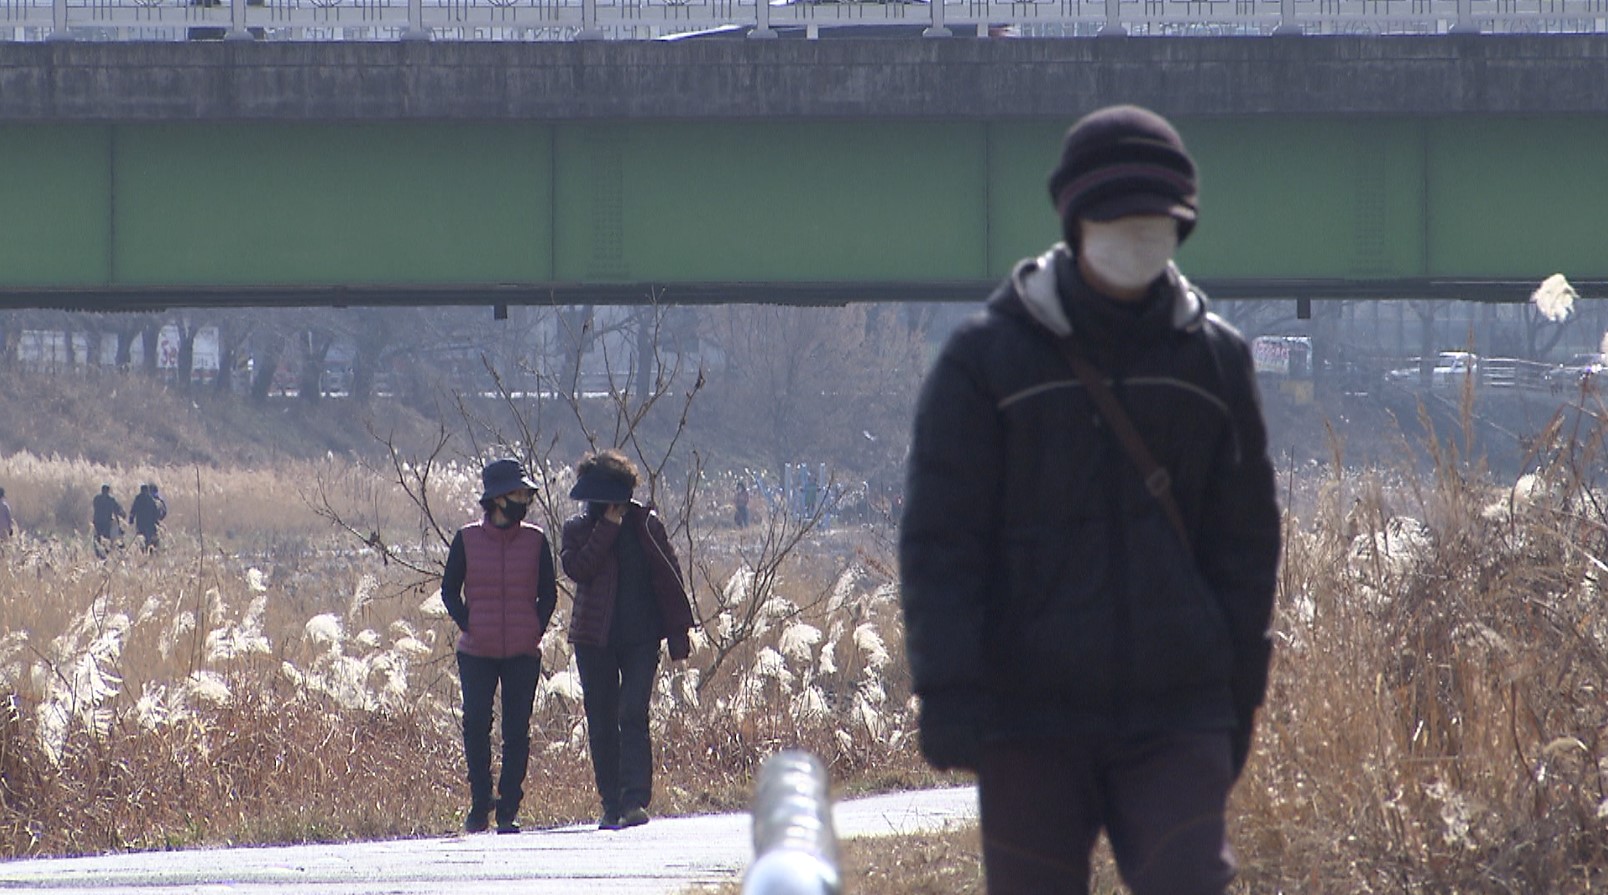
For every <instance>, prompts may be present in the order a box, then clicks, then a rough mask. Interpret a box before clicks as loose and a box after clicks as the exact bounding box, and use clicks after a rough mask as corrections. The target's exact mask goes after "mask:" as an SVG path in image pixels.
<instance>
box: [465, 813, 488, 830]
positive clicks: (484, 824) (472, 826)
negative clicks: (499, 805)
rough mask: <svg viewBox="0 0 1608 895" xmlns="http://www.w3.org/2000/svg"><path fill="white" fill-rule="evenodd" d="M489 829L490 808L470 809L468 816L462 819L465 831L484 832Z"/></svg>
mask: <svg viewBox="0 0 1608 895" xmlns="http://www.w3.org/2000/svg"><path fill="white" fill-rule="evenodd" d="M489 829H491V809H489V808H488V809H486V810H485V811H475V810H472V809H471V810H470V812H469V816H468V817H465V818H464V819H463V831H464V832H465V833H484V832H486V831H487V830H489Z"/></svg>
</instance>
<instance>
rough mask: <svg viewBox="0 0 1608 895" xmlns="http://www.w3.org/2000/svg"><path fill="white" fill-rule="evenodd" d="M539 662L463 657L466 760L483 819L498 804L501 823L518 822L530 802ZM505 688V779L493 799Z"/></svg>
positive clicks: (472, 801) (473, 803)
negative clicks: (494, 718)
mask: <svg viewBox="0 0 1608 895" xmlns="http://www.w3.org/2000/svg"><path fill="white" fill-rule="evenodd" d="M541 674H542V659H541V657H540V656H511V657H509V658H506V659H487V658H484V657H482V656H471V655H468V654H467V653H461V652H460V653H458V680H459V681H460V682H461V683H462V684H463V757H464V761H465V763H466V764H468V766H469V806H470V807H469V810H470V812H471V813H475V814H484V813H485V812H487V811H489V810H491V808H492V807H493V805H494V804H495V806H496V808H497V819H498V820H499V821H508V820H513V819H514V817H515V816H516V815H518V814H519V803H520V802H521V801H522V800H523V799H524V798H525V768H526V766H527V765H528V764H529V763H530V714H531V710H532V707H533V706H534V705H535V704H536V682H537V681H538V680H540V678H541ZM499 682H500V683H501V684H502V774H501V776H500V777H499V779H498V781H497V795H498V799H497V801H496V802H495V803H493V802H492V799H491V703H492V697H493V696H495V695H496V693H497V685H498V683H499Z"/></svg>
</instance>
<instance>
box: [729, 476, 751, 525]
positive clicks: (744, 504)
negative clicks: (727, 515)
mask: <svg viewBox="0 0 1608 895" xmlns="http://www.w3.org/2000/svg"><path fill="white" fill-rule="evenodd" d="M731 502H732V505H733V506H734V507H736V513H735V514H733V517H732V523H733V524H735V525H736V526H737V527H738V528H747V527H748V486H747V485H746V484H744V483H742V482H738V483H737V495H736V496H735V497H733V498H732V500H731Z"/></svg>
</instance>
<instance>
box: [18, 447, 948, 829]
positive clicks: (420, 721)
mask: <svg viewBox="0 0 1608 895" xmlns="http://www.w3.org/2000/svg"><path fill="white" fill-rule="evenodd" d="M438 472H439V473H440V474H438V476H437V477H436V479H435V481H434V484H433V485H432V488H433V489H435V492H434V493H435V494H436V497H437V498H438V503H437V507H438V508H445V509H443V510H442V512H444V513H445V514H446V515H448V516H449V517H453V518H466V517H467V515H468V512H467V510H466V509H464V508H465V507H467V506H472V505H473V498H474V496H476V495H475V491H476V486H477V485H478V481H477V479H476V476H474V475H471V474H470V473H469V472H467V471H464V470H458V471H457V472H456V473H453V472H452V471H451V470H450V469H449V470H444V471H438ZM476 472H477V471H476ZM0 474H3V475H5V476H6V481H7V482H8V492H9V493H11V494H15V495H17V496H18V498H19V502H23V501H28V500H30V499H31V498H30V495H34V494H48V493H51V492H52V491H54V490H56V489H60V488H63V487H66V486H67V484H69V483H74V482H78V481H87V482H96V481H99V480H100V479H102V478H116V479H117V480H119V481H121V480H122V477H124V476H131V477H134V478H136V480H140V481H143V480H145V479H147V478H158V479H159V480H160V481H162V482H163V490H164V492H166V493H167V494H168V496H169V503H170V507H171V508H172V510H171V514H170V516H169V519H168V525H169V526H171V528H170V530H169V532H168V535H167V537H166V538H165V539H164V549H163V550H162V551H161V552H159V553H157V554H155V555H149V556H148V555H145V554H143V553H140V552H138V551H135V550H133V549H128V550H125V551H121V552H115V553H114V554H113V555H112V557H111V558H110V559H109V560H106V561H102V560H97V559H96V558H95V556H94V554H93V552H92V548H91V545H90V544H89V542H88V538H87V536H83V535H75V536H72V537H44V538H40V537H34V536H32V535H30V536H27V537H24V538H23V539H21V540H19V541H18V542H15V543H12V544H10V545H7V546H6V547H5V548H4V551H3V556H0V694H5V696H6V701H5V703H4V705H3V706H0V856H19V855H37V854H67V853H81V852H92V851H99V850H104V849H123V848H153V847H158V848H159V847H172V846H182V845H191V844H201V843H218V842H286V841H303V840H326V839H339V838H352V837H374V836H408V835H418V834H425V833H441V832H444V831H448V830H451V829H453V828H455V827H457V826H458V825H459V823H461V817H462V815H461V811H462V809H463V807H464V802H465V799H466V792H465V790H466V786H465V785H464V784H463V783H462V782H461V779H462V770H461V761H462V759H461V748H460V745H459V733H458V716H457V707H458V690H457V676H456V669H455V666H454V665H453V660H452V649H453V643H454V639H455V634H456V631H455V629H454V628H453V626H452V624H451V622H450V621H449V620H447V619H446V617H445V613H444V612H443V611H442V610H441V608H440V601H439V597H438V595H437V594H436V591H435V582H433V581H429V580H420V579H419V577H418V575H417V574H416V573H414V572H412V571H410V570H408V569H406V568H403V567H401V564H396V563H393V564H385V563H383V562H382V561H381V558H380V557H379V555H378V553H376V552H374V551H371V550H368V549H355V550H354V549H351V548H350V547H349V546H348V545H349V543H350V542H349V540H348V541H346V542H342V541H341V540H339V537H338V535H337V534H336V533H333V532H331V531H330V529H329V527H328V523H327V522H325V521H324V520H322V519H319V518H317V517H316V516H315V515H314V514H313V512H312V510H311V508H310V507H309V506H308V503H307V500H308V499H310V497H311V494H310V491H311V490H312V489H317V490H318V492H319V493H320V495H321V496H322V497H330V496H332V495H333V499H334V500H337V501H347V502H349V503H350V504H351V505H353V506H354V507H356V508H357V509H360V510H362V511H363V512H364V513H365V514H367V515H368V516H369V517H370V518H372V517H373V516H374V515H375V508H376V507H380V508H381V512H382V513H383V512H395V513H396V514H398V517H397V518H400V515H401V514H403V513H405V512H410V510H409V508H408V507H409V506H411V505H408V506H403V505H402V504H401V503H400V501H399V499H397V500H398V502H397V503H396V504H394V505H392V504H387V501H391V500H393V499H394V498H393V496H392V494H391V492H390V490H389V489H387V488H386V487H385V486H384V485H383V484H381V483H382V482H383V481H384V480H383V478H381V477H379V476H378V475H376V474H374V473H370V472H367V471H365V470H363V469H361V468H360V467H355V466H350V465H347V466H342V465H339V464H335V463H323V464H307V463H284V464H281V465H279V466H276V467H274V468H271V469H266V470H246V471H238V472H219V471H212V470H203V471H202V472H201V473H199V475H198V476H197V477H198V478H199V481H200V485H199V487H197V488H196V489H195V490H196V491H197V493H198V494H199V495H200V499H199V500H197V501H195V502H194V503H193V504H191V507H193V509H191V508H187V507H186V505H185V503H184V502H183V501H182V500H181V499H179V498H178V494H177V492H179V490H180V489H179V487H178V483H179V482H182V481H183V480H184V476H186V475H196V474H195V472H194V470H192V469H141V470H136V471H132V472H131V471H129V470H107V469H105V468H101V467H95V466H89V465H85V464H80V463H76V462H72V461H61V460H41V459H38V458H33V457H28V456H14V457H11V458H7V459H5V460H0ZM87 500H88V493H87V489H86V493H85V494H84V501H85V503H84V506H85V508H86V515H87ZM238 506H251V507H253V508H254V510H253V512H252V513H251V515H250V517H249V518H245V519H242V520H241V524H242V528H241V529H240V530H239V531H237V532H235V533H234V534H233V536H232V537H231V536H208V535H207V532H208V531H209V530H210V529H211V528H212V527H213V526H214V525H220V526H221V524H222V523H221V521H220V522H202V523H201V524H200V525H199V526H198V527H199V530H200V532H201V534H200V535H191V534H188V533H186V531H185V527H186V526H187V525H189V524H190V520H191V518H194V517H195V516H199V517H200V518H202V519H203V520H205V519H213V518H218V519H220V520H221V519H223V518H226V517H228V516H229V515H230V508H232V507H238ZM411 512H413V513H416V512H417V511H416V510H411ZM354 515H356V514H355V513H354ZM254 523H261V524H262V525H263V526H264V527H265V528H266V529H268V530H269V534H267V535H259V534H257V533H255V532H254V531H253V530H252V529H250V528H248V527H246V526H250V525H253V524H254ZM396 527H397V526H390V527H389V528H390V529H391V530H395V528H396ZM404 527H405V526H404ZM716 537H718V538H728V537H737V535H736V534H735V533H732V532H729V531H727V532H723V533H720V534H718V535H716ZM856 540H857V539H856V537H855V536H854V535H853V534H852V533H851V532H849V531H847V530H843V531H839V532H836V533H834V535H833V536H832V537H831V538H823V539H819V540H817V541H815V542H812V543H814V544H815V546H816V548H817V550H818V551H831V552H834V553H839V554H842V555H844V556H853V555H854V553H855V547H854V544H855V541H856ZM391 546H392V549H398V548H396V547H395V545H391ZM405 549H408V550H411V551H414V552H416V553H417V554H418V555H420V556H428V555H429V554H430V551H431V550H435V551H438V552H439V551H440V550H441V545H439V544H434V545H432V544H431V542H430V539H429V537H428V533H427V532H425V531H423V530H421V531H420V538H419V542H418V543H417V544H415V545H412V546H409V547H407V548H405ZM717 552H718V554H719V555H721V556H724V557H728V558H727V559H725V560H722V561H721V562H724V563H725V571H724V572H723V573H721V575H722V576H723V578H724V579H725V581H726V582H727V586H728V588H729V589H731V590H732V591H733V592H737V591H741V590H742V589H743V588H744V587H745V586H746V585H745V581H747V578H745V576H744V575H743V574H742V573H741V570H740V568H739V565H740V561H739V560H738V559H736V558H735V557H737V556H738V554H739V551H736V550H734V549H729V545H728V549H724V550H721V551H717ZM820 559H821V553H820V552H815V553H812V554H810V555H804V554H800V556H798V557H797V558H796V559H794V560H791V561H790V562H789V563H788V564H787V565H786V566H785V567H784V568H783V569H782V570H781V571H780V576H781V584H780V587H779V590H778V594H779V596H778V598H777V599H776V600H775V604H774V605H773V606H770V607H768V608H767V610H766V612H767V621H766V624H764V625H762V626H761V628H762V629H761V633H760V634H759V635H758V636H756V637H755V638H753V640H752V642H747V643H743V644H741V645H740V647H739V648H738V649H737V650H736V651H734V652H732V653H731V654H730V655H729V656H728V657H727V661H726V664H725V666H724V670H722V671H721V672H720V673H719V675H718V678H719V679H718V680H709V681H702V680H701V676H702V674H703V671H704V670H705V669H706V668H707V667H708V666H709V664H710V658H711V657H710V649H709V647H708V646H707V644H702V645H700V647H699V648H698V649H697V651H695V653H694V656H693V658H692V660H691V661H689V662H688V663H685V664H684V665H677V666H671V670H670V673H668V674H666V675H664V676H663V677H662V680H661V687H660V694H659V698H658V699H657V700H656V703H655V707H654V717H653V723H654V725H655V729H656V733H655V742H656V744H657V746H658V763H659V765H660V771H659V776H658V799H657V801H656V803H655V810H656V812H661V813H684V812H692V811H700V810H710V809H717V808H724V809H734V808H740V807H741V806H743V805H744V804H745V803H746V800H747V797H748V789H749V785H750V780H751V774H752V770H753V768H754V767H755V766H756V765H757V764H758V763H759V762H760V761H761V760H763V758H764V757H765V756H767V755H768V754H770V753H771V752H772V751H775V750H776V749H778V748H782V747H784V746H802V747H805V748H810V749H812V750H813V751H815V752H816V753H817V754H820V755H822V756H823V757H825V758H826V759H827V760H828V761H829V762H831V763H833V764H834V765H835V769H836V773H837V774H839V775H840V776H841V777H842V778H843V779H844V780H846V781H850V782H851V785H856V786H861V787H865V788H885V787H888V786H901V785H919V784H924V783H929V782H931V781H932V780H933V776H932V775H931V774H930V773H928V772H926V771H925V770H924V769H923V768H922V767H921V766H920V762H919V759H918V758H917V756H916V755H915V751H914V748H913V744H912V742H911V741H910V738H909V735H908V730H909V725H910V694H909V688H908V683H907V682H906V681H905V680H904V678H903V675H902V668H903V662H902V656H900V655H899V653H898V647H897V642H898V637H897V631H898V619H897V612H896V605H895V602H894V600H893V597H892V591H891V590H890V589H889V587H888V586H887V582H886V580H885V579H881V578H878V577H877V576H876V575H874V574H872V573H867V572H864V571H852V572H850V573H848V574H846V575H843V576H837V577H833V574H832V572H823V571H820V569H837V568H839V567H840V566H841V565H842V563H841V562H837V561H834V562H831V563H822V562H819V560H820ZM821 576H826V577H825V578H824V579H822V580H817V579H818V578H820V577H821ZM821 593H828V594H830V599H828V600H825V601H816V600H814V599H813V595H816V594H821ZM790 596H796V599H789V597H790ZM801 606H803V607H806V608H800V607H801ZM566 610H567V601H561V604H560V610H559V615H558V617H557V618H556V619H555V624H554V629H553V631H551V632H550V633H549V636H548V638H547V639H546V640H545V642H544V671H545V674H544V681H543V686H542V689H541V692H540V694H539V695H538V708H537V713H536V717H535V720H534V723H533V726H534V731H533V734H534V738H535V741H536V749H535V755H534V758H533V761H532V764H531V780H530V781H529V783H528V784H527V791H528V792H529V793H530V798H529V799H528V800H527V803H526V806H525V815H526V818H525V819H526V821H527V822H528V823H534V824H536V825H547V824H558V823H567V822H574V821H579V820H584V819H587V818H590V817H593V816H595V811H596V805H595V802H596V796H595V794H594V793H593V791H592V780H591V769H590V765H589V763H588V758H587V755H586V749H585V731H584V721H583V719H584V715H583V712H582V710H581V706H580V698H579V697H580V693H579V688H578V685H577V675H576V672H575V669H574V666H573V662H572V658H571V656H570V652H569V649H568V647H567V645H566V644H565V643H564V642H563V625H564V618H565V615H566V614H567V612H566ZM700 683H701V684H702V686H700ZM778 706H780V707H781V710H778Z"/></svg>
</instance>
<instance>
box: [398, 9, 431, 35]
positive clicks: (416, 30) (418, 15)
mask: <svg viewBox="0 0 1608 895" xmlns="http://www.w3.org/2000/svg"><path fill="white" fill-rule="evenodd" d="M402 39H403V40H429V39H430V29H429V28H426V27H424V0H408V27H407V29H406V30H404V31H403V32H402Z"/></svg>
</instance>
